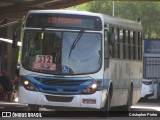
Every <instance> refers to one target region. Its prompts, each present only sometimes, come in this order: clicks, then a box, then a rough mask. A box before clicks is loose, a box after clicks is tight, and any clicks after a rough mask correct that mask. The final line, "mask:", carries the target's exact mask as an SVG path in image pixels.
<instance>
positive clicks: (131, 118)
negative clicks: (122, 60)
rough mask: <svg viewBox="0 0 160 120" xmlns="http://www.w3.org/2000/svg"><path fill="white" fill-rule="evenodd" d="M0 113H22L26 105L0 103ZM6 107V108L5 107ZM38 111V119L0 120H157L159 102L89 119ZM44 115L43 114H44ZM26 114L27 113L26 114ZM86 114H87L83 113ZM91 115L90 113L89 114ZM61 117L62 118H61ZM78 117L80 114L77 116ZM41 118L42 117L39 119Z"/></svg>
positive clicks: (14, 117) (71, 113) (5, 119)
mask: <svg viewBox="0 0 160 120" xmlns="http://www.w3.org/2000/svg"><path fill="white" fill-rule="evenodd" d="M0 106H1V107H0V113H1V114H2V112H4V111H12V112H15V113H16V111H17V112H22V111H24V113H25V111H27V105H22V104H18V103H10V104H8V103H5V102H0ZM6 106H8V107H6ZM40 111H41V112H42V115H40V114H41V113H38V114H37V116H38V115H39V116H38V118H33V116H34V115H33V116H32V115H30V118H26V117H25V115H24V116H23V117H17V116H16V115H17V114H12V115H13V116H12V118H9V117H3V118H0V119H1V120H3V119H4V120H8V119H10V120H19V119H23V120H106V119H107V120H144V119H145V120H159V119H160V101H154V100H150V101H145V102H139V103H137V104H136V105H134V106H132V107H131V111H130V112H119V111H114V112H112V113H111V115H110V116H109V117H103V116H95V115H96V114H97V113H96V112H93V113H92V114H93V116H94V117H92V115H90V116H89V117H72V115H74V114H79V113H78V112H77V113H76V112H75V111H72V112H67V114H70V117H68V116H63V115H62V114H64V113H65V114H66V112H62V114H61V112H60V113H58V117H57V116H56V117H53V114H55V113H54V110H51V109H45V108H41V109H40ZM44 113H45V114H44ZM26 114H27V113H26ZM85 114H87V113H85ZM89 114H91V113H89ZM61 115H62V116H61ZM79 115H80V114H79ZM27 116H28V114H27ZM41 116H42V117H41Z"/></svg>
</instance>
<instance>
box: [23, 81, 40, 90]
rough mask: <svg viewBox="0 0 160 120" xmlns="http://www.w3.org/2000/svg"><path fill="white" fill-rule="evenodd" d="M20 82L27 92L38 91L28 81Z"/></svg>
mask: <svg viewBox="0 0 160 120" xmlns="http://www.w3.org/2000/svg"><path fill="white" fill-rule="evenodd" d="M21 82H22V84H23V86H24V88H26V89H27V90H29V91H38V90H37V88H36V87H35V85H34V84H33V83H31V82H30V81H29V80H27V79H21Z"/></svg>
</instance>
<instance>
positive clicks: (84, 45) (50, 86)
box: [19, 10, 142, 111]
mask: <svg viewBox="0 0 160 120" xmlns="http://www.w3.org/2000/svg"><path fill="white" fill-rule="evenodd" d="M22 33H23V35H22V36H23V37H22V43H23V44H22V55H21V63H20V76H21V79H20V86H19V102H20V103H24V104H28V105H29V107H30V110H39V108H40V106H43V107H53V108H54V109H55V110H56V109H58V108H82V109H83V108H84V109H87V108H89V109H90V108H91V109H96V110H106V111H109V109H110V108H111V107H114V106H123V107H125V108H126V110H128V109H129V108H130V106H131V105H133V104H135V103H136V102H137V101H138V100H139V98H140V96H141V79H142V26H141V24H140V23H139V22H135V21H131V20H125V19H118V18H115V17H111V16H107V15H103V14H98V13H91V12H84V11H70V10H31V11H29V12H28V14H27V16H26V19H25V22H24V25H23V28H22Z"/></svg>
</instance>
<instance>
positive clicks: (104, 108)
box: [101, 86, 112, 116]
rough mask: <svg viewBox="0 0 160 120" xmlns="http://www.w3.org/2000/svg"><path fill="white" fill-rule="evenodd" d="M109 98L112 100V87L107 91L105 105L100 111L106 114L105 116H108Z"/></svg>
mask: <svg viewBox="0 0 160 120" xmlns="http://www.w3.org/2000/svg"><path fill="white" fill-rule="evenodd" d="M111 98H112V86H111V87H110V89H109V92H108V96H107V100H106V103H105V105H104V107H103V108H102V109H101V111H106V112H107V116H109V111H110V104H111Z"/></svg>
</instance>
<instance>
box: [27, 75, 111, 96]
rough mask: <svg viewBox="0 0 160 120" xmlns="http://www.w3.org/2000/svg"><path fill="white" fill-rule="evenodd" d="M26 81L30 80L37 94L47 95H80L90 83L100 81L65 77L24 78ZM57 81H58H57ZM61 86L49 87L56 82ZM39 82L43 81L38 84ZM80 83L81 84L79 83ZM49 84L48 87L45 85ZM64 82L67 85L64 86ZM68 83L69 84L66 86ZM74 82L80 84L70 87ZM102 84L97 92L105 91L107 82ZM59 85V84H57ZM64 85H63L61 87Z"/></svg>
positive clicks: (89, 78)
mask: <svg viewBox="0 0 160 120" xmlns="http://www.w3.org/2000/svg"><path fill="white" fill-rule="evenodd" d="M26 78H27V79H28V80H30V81H31V82H32V83H33V84H34V85H35V86H36V88H37V89H38V90H39V92H44V93H49V94H80V93H81V92H82V91H83V90H84V89H85V88H86V87H87V86H89V85H90V84H91V83H92V82H94V81H97V80H102V79H93V78H91V77H77V78H75V77H74V78H73V77H71V78H65V77H57V78H56V77H45V76H31V75H29V76H26ZM58 80H59V81H58ZM61 80H62V82H63V83H62V85H51V84H52V83H55V84H57V83H58V82H60V83H61ZM40 81H43V83H42V82H40ZM81 81H82V83H81ZM45 82H46V83H49V84H48V85H47V84H46V83H45ZM65 82H66V84H67V85H65ZM68 82H71V84H70V85H68ZM74 82H75V83H76V82H80V83H81V84H77V85H72V84H74ZM102 82H103V84H101V86H100V87H99V89H98V90H99V91H100V90H103V89H107V87H108V84H109V80H107V79H106V80H104V81H103V80H102ZM58 84H59V83H58ZM63 84H64V85H63Z"/></svg>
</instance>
